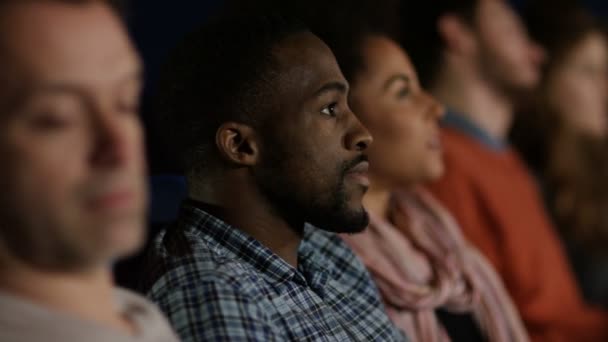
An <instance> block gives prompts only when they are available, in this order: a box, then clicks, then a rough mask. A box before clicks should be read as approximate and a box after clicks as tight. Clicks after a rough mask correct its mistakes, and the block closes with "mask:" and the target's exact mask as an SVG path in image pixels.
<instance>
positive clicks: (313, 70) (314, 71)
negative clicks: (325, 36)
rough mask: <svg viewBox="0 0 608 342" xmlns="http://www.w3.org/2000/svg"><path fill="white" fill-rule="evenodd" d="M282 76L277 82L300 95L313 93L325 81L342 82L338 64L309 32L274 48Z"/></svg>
mask: <svg viewBox="0 0 608 342" xmlns="http://www.w3.org/2000/svg"><path fill="white" fill-rule="evenodd" d="M274 55H275V57H276V59H277V61H278V63H279V69H280V73H281V75H280V76H279V80H280V82H281V83H282V85H284V86H285V88H287V89H288V88H289V86H291V87H293V88H297V89H294V90H296V91H299V92H300V93H302V94H303V95H305V94H308V93H309V94H310V95H313V93H314V92H315V91H316V90H318V88H319V87H321V86H323V85H324V84H325V83H328V82H343V83H346V81H345V80H344V76H343V75H342V72H341V71H340V68H339V67H338V63H337V61H336V59H335V57H334V55H333V53H332V52H331V50H330V49H329V47H327V45H325V43H323V41H321V40H320V39H319V38H317V37H316V36H315V35H313V34H312V33H298V34H294V35H292V36H290V37H288V38H287V39H285V40H284V41H283V42H282V43H281V44H280V45H279V46H277V47H276V48H275V49H274Z"/></svg>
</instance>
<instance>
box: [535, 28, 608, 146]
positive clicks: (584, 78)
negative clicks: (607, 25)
mask: <svg viewBox="0 0 608 342" xmlns="http://www.w3.org/2000/svg"><path fill="white" fill-rule="evenodd" d="M607 78H608V45H607V43H606V40H605V38H604V36H602V35H601V34H599V33H590V34H588V35H587V36H586V37H585V38H584V39H583V40H581V42H580V43H579V44H578V45H576V46H575V48H574V49H573V50H572V52H571V53H570V54H568V55H567V56H565V58H564V60H563V62H562V63H560V64H559V66H557V68H556V69H555V71H553V72H552V73H551V74H550V75H549V78H548V82H547V84H548V86H547V94H546V95H547V99H548V101H549V106H550V107H551V108H552V109H553V110H554V111H555V112H556V113H557V114H558V115H560V116H561V119H562V120H563V121H564V122H565V124H566V125H568V127H570V128H572V129H575V130H576V131H579V132H581V133H583V134H585V135H589V136H593V137H597V138H604V137H606V136H608V89H607V84H606V83H607V81H608V80H607Z"/></svg>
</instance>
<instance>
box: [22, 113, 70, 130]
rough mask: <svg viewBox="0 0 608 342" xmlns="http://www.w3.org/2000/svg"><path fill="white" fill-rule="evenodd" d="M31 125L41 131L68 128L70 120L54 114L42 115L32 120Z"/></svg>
mask: <svg viewBox="0 0 608 342" xmlns="http://www.w3.org/2000/svg"><path fill="white" fill-rule="evenodd" d="M32 124H33V126H34V127H35V128H36V129H38V130H42V131H51V130H54V131H56V130H61V129H66V128H68V127H69V126H70V125H71V124H72V121H71V120H69V119H66V118H60V117H57V116H54V115H43V116H39V117H37V118H35V119H34V120H33V122H32Z"/></svg>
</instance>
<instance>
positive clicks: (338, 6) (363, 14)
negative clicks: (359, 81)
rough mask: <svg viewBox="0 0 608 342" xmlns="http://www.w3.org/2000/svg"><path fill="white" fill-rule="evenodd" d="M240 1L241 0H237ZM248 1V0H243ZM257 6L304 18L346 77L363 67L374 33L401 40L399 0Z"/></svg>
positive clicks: (274, 0) (264, 0) (264, 1)
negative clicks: (367, 40)
mask: <svg viewBox="0 0 608 342" xmlns="http://www.w3.org/2000/svg"><path fill="white" fill-rule="evenodd" d="M237 1H238V0H237ZM243 1H248V0H243ZM249 2H250V3H255V5H254V6H256V7H257V8H260V7H262V8H266V10H268V9H271V10H275V11H280V12H281V13H284V14H285V15H288V16H290V17H295V18H297V19H298V20H299V21H301V22H304V23H305V24H306V26H307V27H309V28H310V30H311V31H312V33H314V34H315V35H316V36H318V37H319V38H320V39H321V40H323V42H325V44H327V45H328V46H329V47H330V49H331V50H332V52H333V53H334V55H335V56H336V59H337V61H338V64H339V66H340V70H341V71H342V74H344V77H345V78H346V79H347V80H348V81H349V82H353V81H354V80H353V78H354V77H355V75H356V74H357V72H358V71H359V69H361V68H363V67H364V61H363V56H362V46H363V43H364V40H365V38H367V37H368V36H369V35H372V34H378V35H382V36H388V37H389V38H392V39H395V40H398V37H399V34H400V32H399V29H398V27H399V18H398V15H397V13H396V12H395V10H396V9H397V8H398V7H399V6H398V2H399V0H332V1H326V0H289V1H285V0H257V1H255V2H253V1H249Z"/></svg>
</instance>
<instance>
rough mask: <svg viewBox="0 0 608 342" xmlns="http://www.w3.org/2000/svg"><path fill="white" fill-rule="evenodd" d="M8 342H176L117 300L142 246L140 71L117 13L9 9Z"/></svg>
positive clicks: (3, 239) (2, 65) (68, 0)
mask: <svg viewBox="0 0 608 342" xmlns="http://www.w3.org/2000/svg"><path fill="white" fill-rule="evenodd" d="M0 69H1V71H0V121H1V122H0V165H2V167H1V168H0V188H1V189H2V191H1V192H0V341H7V342H8V341H22V342H30V341H49V342H60V341H61V342H63V341H88V342H102V341H105V342H110V341H111V342H136V341H139V342H144V341H150V342H151V341H156V342H170V341H177V337H176V336H175V334H174V333H173V332H172V331H171V329H170V327H169V324H168V322H167V321H166V319H164V318H163V317H162V315H161V314H160V312H159V310H158V309H157V308H156V307H155V306H154V305H152V304H151V303H149V302H148V301H147V300H145V299H144V298H142V297H140V296H138V295H135V294H133V293H131V292H128V291H125V290H122V289H117V288H115V286H114V284H113V281H112V273H111V266H112V262H114V261H115V260H116V259H117V258H120V257H123V256H125V255H128V254H131V253H133V252H134V251H135V250H137V249H138V248H139V247H140V246H141V245H142V244H143V241H144V232H145V222H144V221H145V216H146V197H147V191H146V190H147V188H146V182H145V174H146V172H145V162H144V153H143V134H142V125H141V123H140V120H139V116H138V108H137V107H138V105H137V104H138V98H139V92H140V88H141V83H142V82H141V65H140V60H139V57H138V56H137V53H136V51H135V49H134V47H133V46H132V44H131V42H130V40H129V38H128V36H127V32H126V29H125V27H124V25H123V23H122V22H121V19H120V17H119V15H118V14H117V13H116V9H115V8H113V7H112V6H111V4H110V1H102V0H90V1H87V0H81V1H74V0H27V1H26V0H12V1H11V0H2V1H0Z"/></svg>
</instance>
